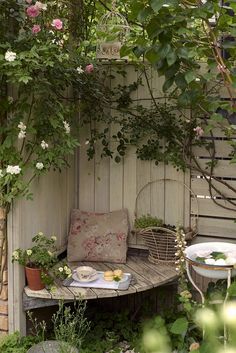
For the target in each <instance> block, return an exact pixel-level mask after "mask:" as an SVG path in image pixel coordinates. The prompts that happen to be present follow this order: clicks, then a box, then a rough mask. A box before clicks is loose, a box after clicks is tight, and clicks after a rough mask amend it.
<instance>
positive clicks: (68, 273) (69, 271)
mask: <svg viewBox="0 0 236 353" xmlns="http://www.w3.org/2000/svg"><path fill="white" fill-rule="evenodd" d="M65 272H66V274H67V275H71V269H70V268H69V267H68V268H67V270H66V271H65Z"/></svg>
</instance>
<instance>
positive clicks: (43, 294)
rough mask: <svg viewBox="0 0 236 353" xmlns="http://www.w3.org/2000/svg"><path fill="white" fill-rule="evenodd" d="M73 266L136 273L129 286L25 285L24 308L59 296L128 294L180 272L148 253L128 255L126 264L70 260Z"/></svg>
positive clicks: (170, 279)
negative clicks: (155, 261)
mask: <svg viewBox="0 0 236 353" xmlns="http://www.w3.org/2000/svg"><path fill="white" fill-rule="evenodd" d="M68 265H69V266H70V267H71V269H72V270H73V269H75V268H76V267H78V266H81V265H86V266H92V267H94V268H95V269H96V270H97V271H107V270H114V269H117V268H119V269H121V270H122V271H123V272H128V273H131V274H132V275H133V278H132V281H131V284H130V286H129V289H128V290H125V291H122V290H113V289H98V288H79V287H64V286H62V285H61V284H60V283H58V284H57V285H56V288H55V289H54V290H51V291H50V290H47V289H43V290H41V291H32V290H30V289H29V288H28V287H25V289H24V295H23V307H24V310H30V309H33V308H40V307H43V306H51V305H55V303H58V300H61V299H62V300H64V301H65V302H67V301H68V302H69V301H74V300H76V299H79V298H82V299H100V298H110V297H118V296H124V295H127V294H134V293H136V292H137V293H138V292H143V291H146V290H149V289H152V288H156V287H159V286H162V285H164V284H167V283H170V282H174V281H175V280H176V279H177V277H178V275H177V272H176V271H175V268H174V266H170V265H166V264H153V263H151V262H149V261H148V258H147V257H144V256H134V255H132V256H128V258H127V263H126V264H116V263H102V262H71V263H68Z"/></svg>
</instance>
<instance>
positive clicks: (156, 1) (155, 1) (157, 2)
mask: <svg viewBox="0 0 236 353" xmlns="http://www.w3.org/2000/svg"><path fill="white" fill-rule="evenodd" d="M165 3H166V0H151V7H152V9H153V11H154V12H156V13H158V11H159V10H160V9H161V8H162V6H163V5H164V4H165Z"/></svg>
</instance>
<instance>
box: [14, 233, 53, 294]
mask: <svg viewBox="0 0 236 353" xmlns="http://www.w3.org/2000/svg"><path fill="white" fill-rule="evenodd" d="M32 242H33V246H32V247H31V248H29V249H26V250H25V249H16V250H15V251H14V252H13V254H12V262H18V263H19V264H20V265H23V266H24V267H25V275H26V279H27V283H28V286H29V288H30V289H32V290H41V289H43V288H44V287H45V284H51V283H52V282H53V279H52V277H51V276H50V275H49V274H48V271H49V270H50V269H51V268H52V267H53V265H54V264H55V263H56V262H57V256H56V252H55V251H56V246H55V242H56V237H55V236H52V237H50V238H48V237H47V236H45V235H44V234H43V233H42V232H39V233H38V234H36V235H35V236H34V237H33V239H32Z"/></svg>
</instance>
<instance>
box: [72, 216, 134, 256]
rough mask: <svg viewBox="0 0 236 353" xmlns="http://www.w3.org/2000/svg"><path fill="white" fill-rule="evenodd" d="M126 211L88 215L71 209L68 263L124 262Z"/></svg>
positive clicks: (126, 225)
mask: <svg viewBox="0 0 236 353" xmlns="http://www.w3.org/2000/svg"><path fill="white" fill-rule="evenodd" d="M128 230H129V225H128V213H127V210H119V211H113V212H109V213H92V212H84V211H80V210H72V213H71V226H70V233H69V238H68V246H67V258H68V261H102V262H117V263H125V262H126V253H127V236H128Z"/></svg>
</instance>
